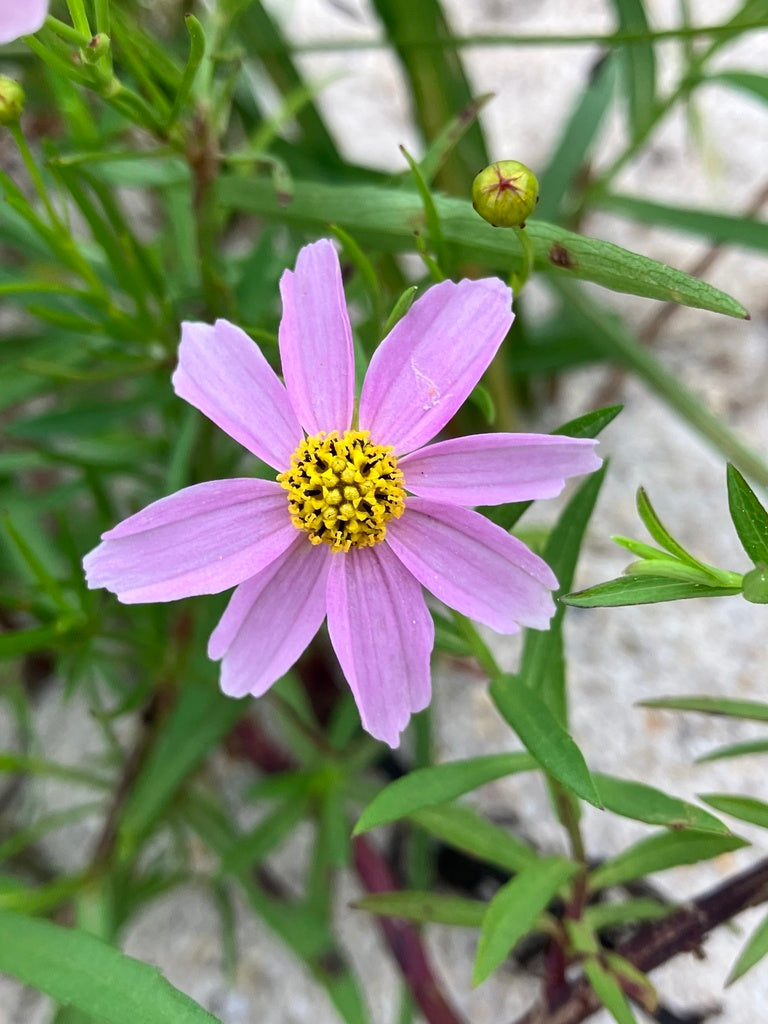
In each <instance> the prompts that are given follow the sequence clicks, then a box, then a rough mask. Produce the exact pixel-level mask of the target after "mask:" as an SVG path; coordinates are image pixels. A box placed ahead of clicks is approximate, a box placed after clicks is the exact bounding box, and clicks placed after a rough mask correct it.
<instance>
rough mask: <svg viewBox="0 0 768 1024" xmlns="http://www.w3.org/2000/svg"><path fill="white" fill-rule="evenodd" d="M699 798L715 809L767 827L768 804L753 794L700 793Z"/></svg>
mask: <svg viewBox="0 0 768 1024" xmlns="http://www.w3.org/2000/svg"><path fill="white" fill-rule="evenodd" d="M701 799H702V800H705V801H706V802H707V803H708V804H709V805H710V806H711V807H714V808H715V810H716V811H721V812H722V813H723V814H730V815H731V816H732V817H734V818H739V819H740V820H741V821H748V822H749V823H750V824H752V825H759V826H760V827H761V828H768V804H767V803H766V802H765V801H764V800H758V799H757V797H753V796H733V795H731V794H730V793H702V794H701Z"/></svg>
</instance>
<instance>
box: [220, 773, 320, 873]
mask: <svg viewBox="0 0 768 1024" xmlns="http://www.w3.org/2000/svg"><path fill="white" fill-rule="evenodd" d="M308 803H309V797H308V794H306V793H305V794H304V795H303V797H301V798H298V799H297V798H295V797H291V798H289V799H288V800H285V801H283V803H281V804H279V805H278V806H277V807H276V808H275V810H273V811H271V812H270V813H269V814H268V815H266V817H265V818H263V819H262V821H260V822H259V824H258V825H256V827H255V828H253V829H252V830H251V831H250V832H248V833H246V834H244V835H238V837H237V841H236V842H235V843H234V845H233V846H232V848H231V849H230V850H229V851H227V852H226V853H224V854H223V856H222V858H221V870H222V871H223V872H225V873H231V874H234V875H238V874H240V872H241V871H245V870H248V869H253V868H254V867H256V866H257V865H258V864H260V863H261V861H263V860H264V858H265V857H266V856H267V855H268V854H270V853H271V852H272V851H273V850H274V849H275V847H277V846H278V845H279V844H280V843H282V842H283V840H284V839H286V838H287V837H288V836H289V835H290V834H291V832H293V831H294V829H295V828H296V827H297V826H298V825H299V823H300V822H301V821H302V820H303V819H304V816H305V814H306V811H307V806H308Z"/></svg>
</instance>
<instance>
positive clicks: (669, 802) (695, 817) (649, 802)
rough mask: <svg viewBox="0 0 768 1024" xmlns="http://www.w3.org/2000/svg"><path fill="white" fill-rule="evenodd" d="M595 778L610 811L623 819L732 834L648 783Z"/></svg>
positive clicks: (604, 777)
mask: <svg viewBox="0 0 768 1024" xmlns="http://www.w3.org/2000/svg"><path fill="white" fill-rule="evenodd" d="M592 778H593V779H594V781H595V785H596V786H597V791H598V793H599V794H600V797H601V798H602V802H603V804H604V805H605V807H606V808H607V810H609V811H613V813H614V814H619V815H621V817H622V818H632V819H633V820H635V821H645V822H647V823H648V824H649V825H664V826H665V827H666V828H674V829H678V828H693V829H698V830H700V831H701V832H715V833H717V834H719V835H730V832H729V830H728V829H727V828H726V827H725V825H723V823H722V822H721V821H718V820H717V818H715V817H714V815H712V814H708V813H707V811H704V810H702V809H701V808H700V807H695V806H694V805H693V804H689V803H686V802H685V801H684V800H679V799H678V798H677V797H674V796H668V795H667V794H666V793H662V792H661V790H659V789H654V787H653V786H647V785H646V784H645V783H644V782H633V781H630V780H629V779H618V778H616V776H614V775H602V774H597V773H594V774H593V775H592Z"/></svg>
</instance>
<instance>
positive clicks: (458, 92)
mask: <svg viewBox="0 0 768 1024" xmlns="http://www.w3.org/2000/svg"><path fill="white" fill-rule="evenodd" d="M442 6H443V5H442V4H441V3H440V2H439V0H419V3H416V4H414V3H413V2H412V0H373V9H374V10H375V12H376V14H377V15H378V17H379V18H380V20H381V22H382V25H383V27H384V29H385V30H386V33H387V36H388V38H389V42H390V44H391V46H392V47H393V49H394V50H395V52H396V54H397V56H398V58H399V60H400V63H401V64H402V68H403V72H404V74H405V76H406V79H407V82H408V87H409V95H410V99H411V103H412V106H413V112H414V115H415V118H416V122H417V124H418V126H419V129H420V131H421V134H422V136H423V138H424V140H425V141H426V142H427V143H429V142H431V141H432V140H433V139H436V138H438V137H439V135H440V134H441V132H442V131H443V129H444V126H445V125H446V124H449V123H450V121H451V120H452V119H453V118H454V117H455V115H456V112H457V111H459V110H462V109H465V108H466V107H467V106H468V105H469V104H470V102H471V100H472V91H471V89H470V85H469V81H468V80H467V76H466V73H465V71H464V68H463V66H462V52H461V51H460V50H459V48H458V46H457V45H456V44H455V43H454V41H453V38H452V33H451V28H450V25H449V24H448V23H447V21H446V17H445V14H444V13H443V9H442ZM488 162H489V159H488V154H487V152H486V148H485V142H484V140H483V132H482V129H481V127H480V125H479V124H478V122H477V121H475V122H474V123H473V124H471V126H470V127H469V128H468V130H467V131H466V133H465V134H464V136H463V137H462V138H461V140H460V142H459V143H458V144H457V145H456V147H455V148H454V150H453V152H452V153H451V156H450V159H449V160H448V161H447V162H446V163H445V164H444V165H443V167H442V169H441V170H440V173H439V174H438V176H437V183H438V185H439V187H441V188H443V189H447V190H448V191H450V192H454V193H456V194H461V192H462V191H464V190H465V189H466V188H467V187H468V185H469V182H470V181H471V180H472V176H473V175H475V174H477V172H478V171H479V170H480V169H481V168H482V167H484V166H485V165H486V164H487V163H488Z"/></svg>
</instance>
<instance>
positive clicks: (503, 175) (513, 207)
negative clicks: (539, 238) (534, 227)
mask: <svg viewBox="0 0 768 1024" xmlns="http://www.w3.org/2000/svg"><path fill="white" fill-rule="evenodd" d="M538 201H539V183H538V181H537V180H536V175H535V174H534V173H533V171H532V170H531V169H530V167H526V166H525V164H521V163H519V162H518V161H517V160H497V161H496V163H495V164H491V165H490V167H486V168H485V170H482V171H480V173H479V174H478V175H477V177H476V178H475V180H474V181H473V182H472V205H473V206H474V208H475V209H476V210H477V212H478V213H479V214H480V216H481V217H482V218H483V220H487V221H488V223H489V224H493V225H494V227H497V228H516V227H519V228H524V227H525V221H526V218H527V217H530V215H531V213H533V209H534V207H535V206H536V203H537V202H538Z"/></svg>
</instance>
